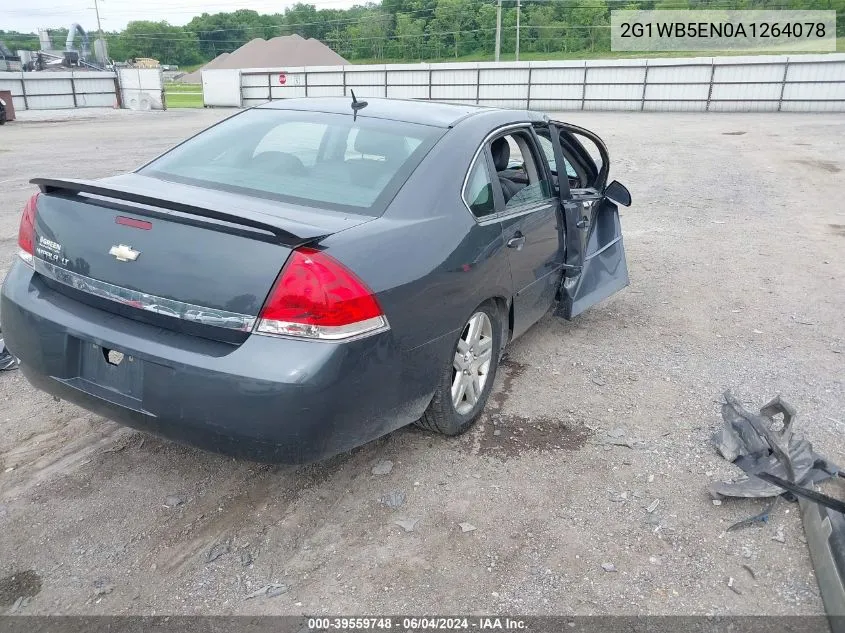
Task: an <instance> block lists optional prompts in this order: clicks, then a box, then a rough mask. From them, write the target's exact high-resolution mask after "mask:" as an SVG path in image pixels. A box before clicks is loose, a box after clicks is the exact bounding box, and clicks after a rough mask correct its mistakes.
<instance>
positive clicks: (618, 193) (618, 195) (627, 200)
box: [604, 180, 631, 207]
mask: <svg viewBox="0 0 845 633" xmlns="http://www.w3.org/2000/svg"><path fill="white" fill-rule="evenodd" d="M604 195H605V196H607V197H608V198H610V199H611V200H614V201H616V202H618V203H619V204H621V205H622V206H623V207H630V206H631V192H629V191H628V189H627V187H625V185H623V184H622V183H621V182H619V181H618V180H614V181H613V182H612V183H610V184H609V185H608V186H607V187H605V188H604Z"/></svg>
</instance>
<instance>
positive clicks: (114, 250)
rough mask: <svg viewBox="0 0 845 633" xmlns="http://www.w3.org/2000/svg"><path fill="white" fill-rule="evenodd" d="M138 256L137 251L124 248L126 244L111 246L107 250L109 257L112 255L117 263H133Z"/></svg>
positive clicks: (127, 247) (128, 247)
mask: <svg viewBox="0 0 845 633" xmlns="http://www.w3.org/2000/svg"><path fill="white" fill-rule="evenodd" d="M140 254H141V253H140V252H139V251H136V250H132V247H131V246H126V244H120V245H119V246H112V247H111V249H110V250H109V255H114V257H115V259H117V261H119V262H134V261H135V260H136V259H138V255H140Z"/></svg>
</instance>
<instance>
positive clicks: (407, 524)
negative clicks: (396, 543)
mask: <svg viewBox="0 0 845 633" xmlns="http://www.w3.org/2000/svg"><path fill="white" fill-rule="evenodd" d="M419 521H420V520H419V519H396V520H395V521H394V523H395V524H396V525H398V526H399V527H400V528H402V529H403V530H405V531H406V532H413V531H414V528H415V527H416V526H417V523H419Z"/></svg>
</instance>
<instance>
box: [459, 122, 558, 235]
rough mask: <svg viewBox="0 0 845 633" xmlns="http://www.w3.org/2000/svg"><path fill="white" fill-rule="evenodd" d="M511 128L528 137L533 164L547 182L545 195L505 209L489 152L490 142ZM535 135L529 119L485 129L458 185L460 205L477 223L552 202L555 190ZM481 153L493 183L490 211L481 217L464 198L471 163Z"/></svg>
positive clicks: (471, 168) (554, 200)
mask: <svg viewBox="0 0 845 633" xmlns="http://www.w3.org/2000/svg"><path fill="white" fill-rule="evenodd" d="M513 132H526V136H528V137H529V139H530V140H529V141H528V143H529V145H530V148H529V149H530V151H531V153H532V156H531V158H532V160H533V161H534V164H535V167H536V168H537V171H538V175H540V176H541V177H543V178H545V180H546V181H547V182H548V183H549V195H548V197H546V198H544V199H543V200H537V201H533V202H526V203H525V204H521V205H519V206H517V207H513V208H511V209H507V210H506V209H505V198H504V195H503V194H502V187H501V185H499V186H498V187H497V186H496V184H497V183H498V181H499V177H498V172H497V171H496V167H495V164H494V163H493V156H492V155H491V153H490V145H491V144H492V142H493V141H495V140H496V139H497V138H500V137H502V136H507V135H508V134H512V133H513ZM536 136H537V134H536V132H535V131H534V124H533V123H532V122H531V121H524V122H519V123H508V124H506V125H503V126H500V127H498V128H496V129H495V130H493V131H491V132H489V133H488V134H487V135H486V136H485V137H484V139H483V140H482V141H481V144H480V145H479V146H478V148H477V149H476V150H475V154H474V155H473V157H472V160H471V161H470V163H469V167H468V168H467V171H466V174H465V175H464V180H463V185H462V186H461V201H462V202H463V203H464V207H466V210H467V212H468V213H469V214H470V215H471V216H472V217H473V219H474V220H475V221H476V222H477V223H478V224H488V223H491V222H498V221H500V220H502V219H503V218H510V217H513V216H518V215H525V214H527V213H532V212H534V211H539V210H541V209H545V208H547V207H549V206H550V205H551V204H555V203H556V202H557V193H556V192H555V191H554V187H553V182H552V175H551V170H550V169H549V165H548V162H547V161H546V156H545V154H544V153H543V150H542V149H541V148H540V142H539V141H538V140H537V138H536ZM520 149H521V148H520ZM481 157H483V159H484V160H485V161H486V163H487V173H488V176H490V177H491V182H492V184H493V201H494V211H493V213H491V214H490V215H485V216H484V217H483V218H478V217H476V215H475V214H474V213H473V212H472V209H471V208H470V204H469V203H468V202H467V199H466V190H467V186H468V184H469V177H470V174H472V170H473V169H474V168H475V163H476V162H477V161H478V160H479V159H480V158H481ZM523 158H525V157H523Z"/></svg>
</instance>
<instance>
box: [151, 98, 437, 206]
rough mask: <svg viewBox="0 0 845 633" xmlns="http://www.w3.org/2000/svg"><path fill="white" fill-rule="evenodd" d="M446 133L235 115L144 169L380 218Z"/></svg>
mask: <svg viewBox="0 0 845 633" xmlns="http://www.w3.org/2000/svg"><path fill="white" fill-rule="evenodd" d="M442 133H443V130H442V129H440V128H435V127H431V126H427V125H418V124H415V123H405V122H402V121H388V120H384V119H372V118H366V117H360V116H359V117H358V120H357V121H355V122H353V120H352V115H351V113H350V114H349V115H345V114H327V113H323V112H300V111H295V110H274V109H270V108H267V109H255V110H248V111H246V112H244V113H242V114H239V115H237V116H234V117H232V118H231V119H228V120H226V121H224V122H222V123H220V124H219V125H216V126H214V127H212V128H210V129H209V130H206V131H205V132H202V133H201V134H199V135H197V136H196V137H194V138H192V139H190V140H188V141H186V142H185V143H183V144H182V145H180V146H178V147H176V148H174V149H173V150H171V151H170V152H168V153H167V154H165V155H164V156H162V157H160V158H158V159H156V160H155V161H153V162H152V163H150V164H149V165H147V166H145V167H144V168H142V169H141V170H140V173H142V174H144V175H146V176H153V177H155V178H161V179H164V180H172V181H176V182H182V183H185V184H191V185H197V186H200V187H206V188H210V189H219V190H222V191H230V192H235V193H244V194H247V195H252V196H257V197H262V198H271V199H277V200H281V201H288V202H293V203H298V204H305V205H309V206H318V207H324V208H329V209H337V210H349V211H355V212H357V213H364V214H367V215H380V214H381V213H382V212H383V211H384V207H386V206H387V203H388V202H389V201H390V200H391V199H392V198H393V196H394V195H395V194H396V192H397V191H398V189H399V187H401V185H402V183H403V182H404V181H405V180H406V179H407V177H408V176H409V175H410V173H411V172H412V171H413V169H414V168H415V167H416V166H417V165H418V164H419V162H420V160H422V158H423V156H425V154H426V153H427V152H428V150H429V149H431V147H432V145H434V143H435V142H436V141H437V139H438V138H439V137H440V136H441V135H442Z"/></svg>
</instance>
